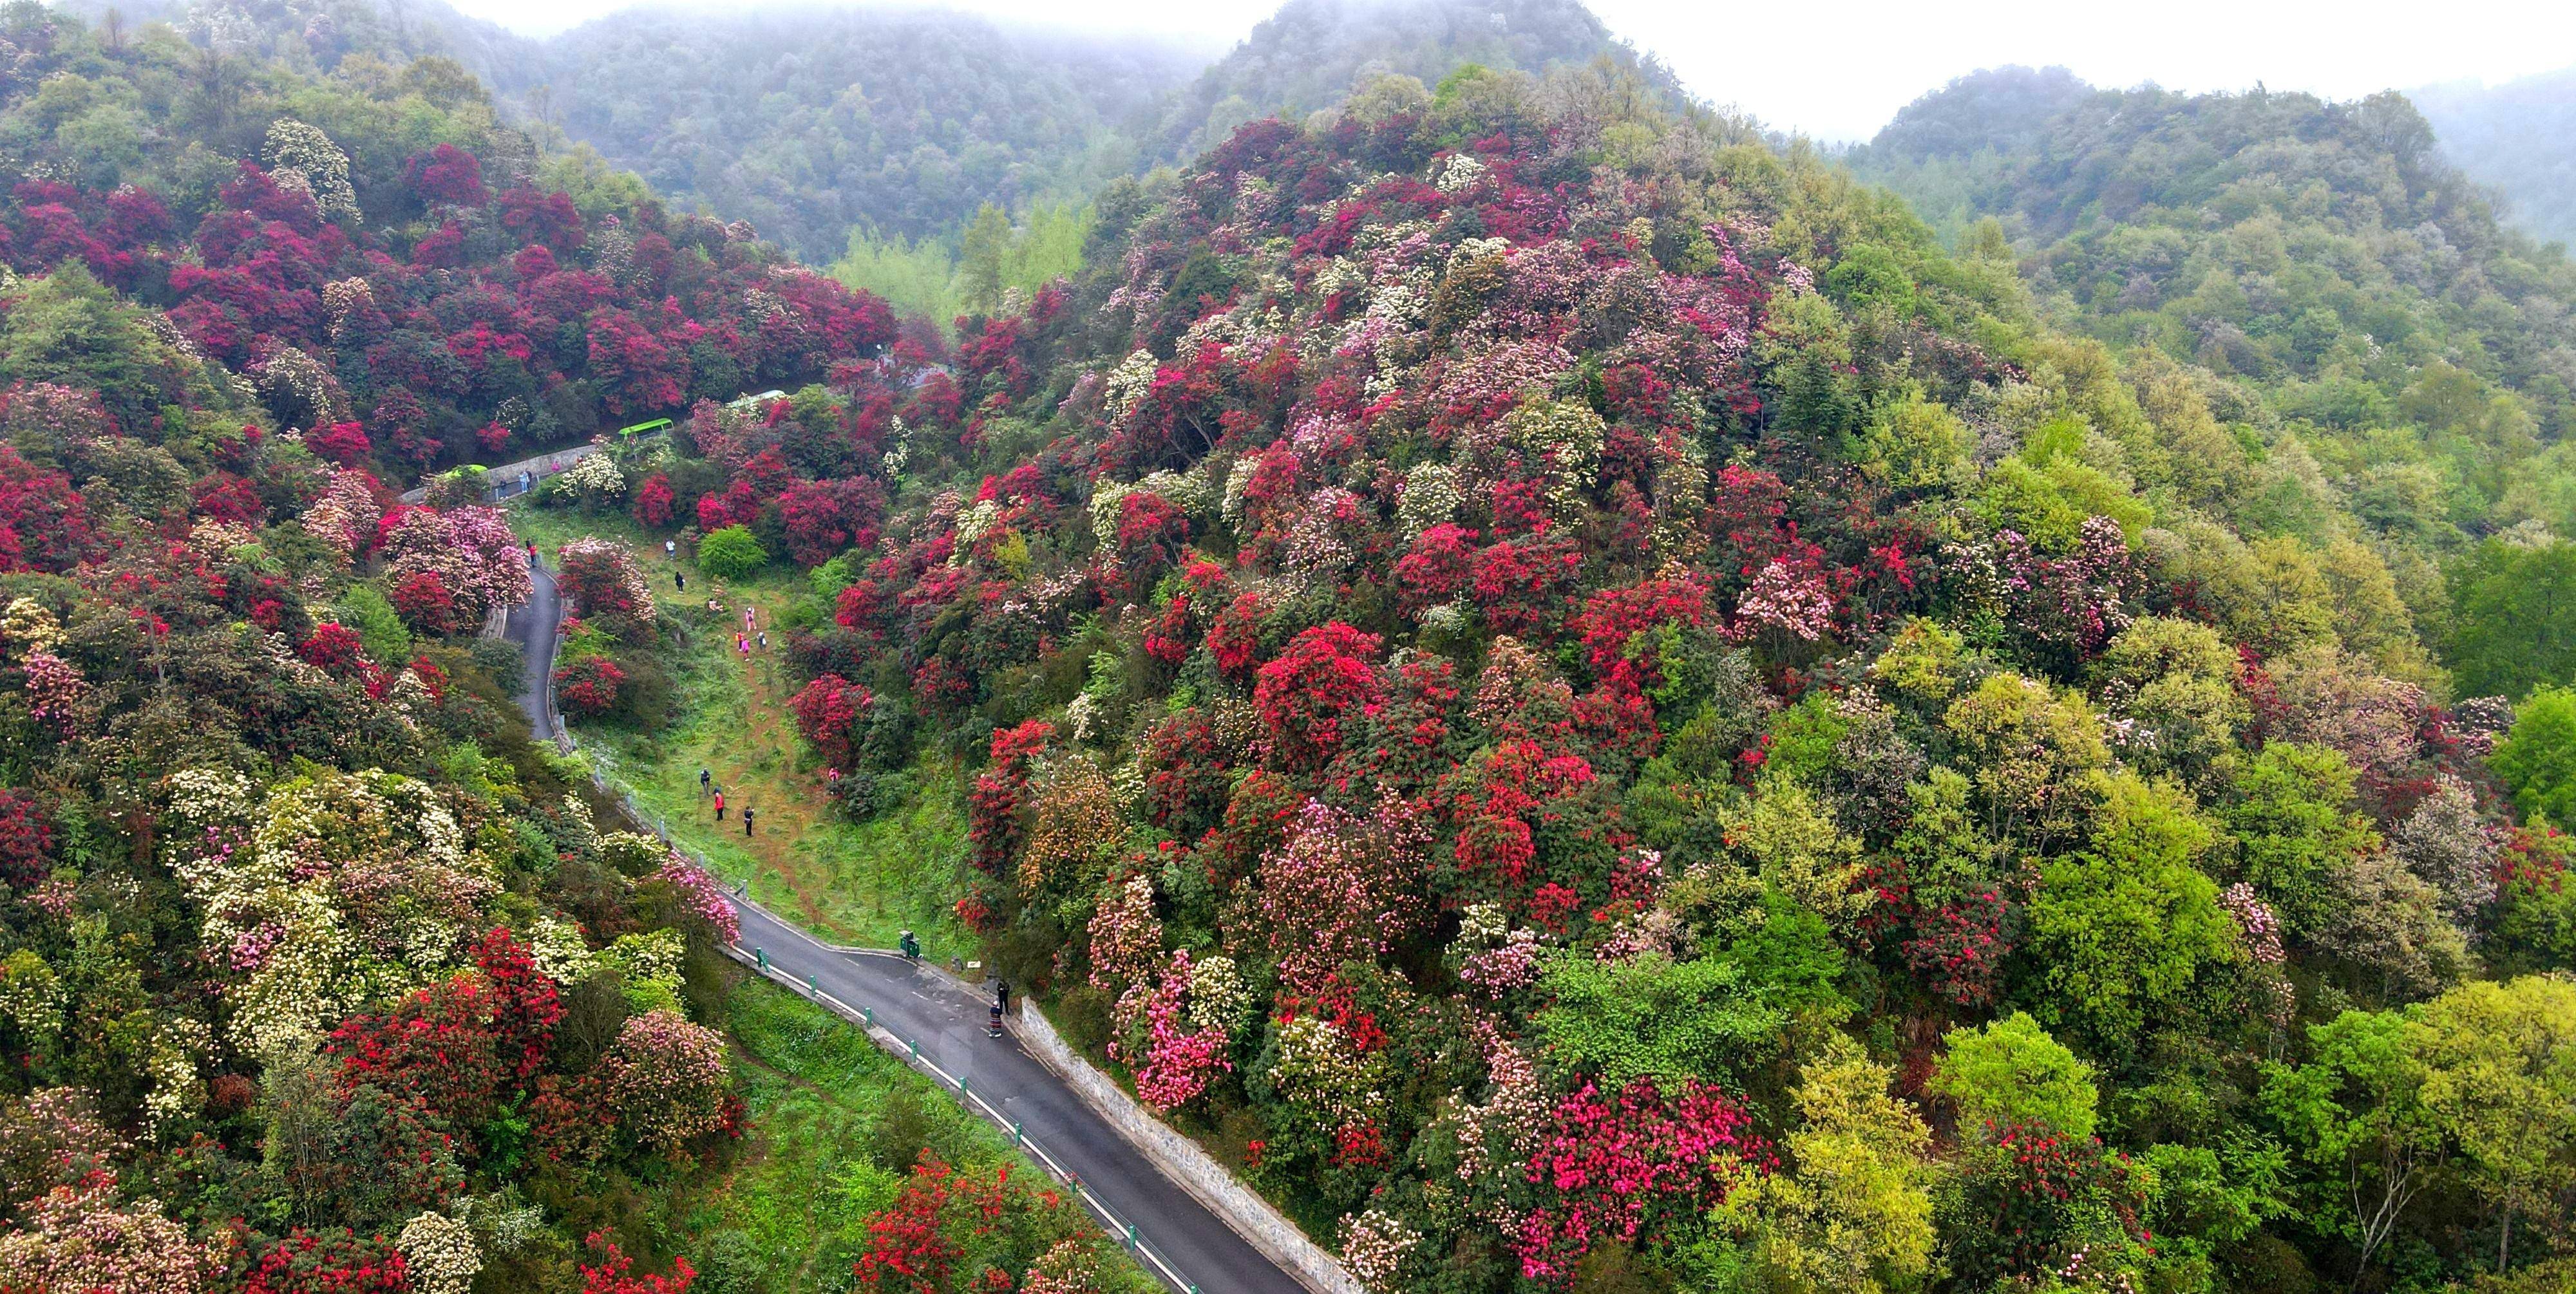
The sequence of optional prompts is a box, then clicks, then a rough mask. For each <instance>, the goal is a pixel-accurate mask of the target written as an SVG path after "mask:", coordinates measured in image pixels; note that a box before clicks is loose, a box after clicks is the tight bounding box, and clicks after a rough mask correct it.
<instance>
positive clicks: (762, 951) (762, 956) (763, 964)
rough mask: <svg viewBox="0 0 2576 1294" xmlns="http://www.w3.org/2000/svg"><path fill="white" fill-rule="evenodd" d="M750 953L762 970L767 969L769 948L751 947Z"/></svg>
mask: <svg viewBox="0 0 2576 1294" xmlns="http://www.w3.org/2000/svg"><path fill="white" fill-rule="evenodd" d="M751 955H752V958H753V960H755V961H758V962H759V963H760V968H761V969H762V970H768V969H769V950H768V949H766V948H754V949H752V950H751Z"/></svg>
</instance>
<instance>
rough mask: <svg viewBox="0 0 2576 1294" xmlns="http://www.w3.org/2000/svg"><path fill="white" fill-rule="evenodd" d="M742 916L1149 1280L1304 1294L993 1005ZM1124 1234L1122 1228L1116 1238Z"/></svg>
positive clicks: (541, 616)
mask: <svg viewBox="0 0 2576 1294" xmlns="http://www.w3.org/2000/svg"><path fill="white" fill-rule="evenodd" d="M529 576H530V581H531V583H532V584H534V585H535V589H534V592H533V594H532V596H531V597H530V598H529V600H528V602H527V603H526V605H524V606H521V607H518V608H515V609H513V610H512V611H511V612H510V616H509V625H508V633H509V635H510V637H511V639H512V640H514V641H516V642H517V643H518V644H519V645H520V647H521V648H522V649H523V650H525V651H526V653H527V666H528V673H527V678H526V679H525V680H524V686H523V687H522V689H521V693H520V698H519V703H520V707H521V708H522V709H523V710H525V711H526V712H527V715H528V723H529V728H530V730H531V731H533V732H536V733H539V734H543V735H546V736H553V735H555V726H554V716H553V706H552V704H551V696H550V693H551V690H552V681H553V672H554V671H553V661H554V653H555V642H556V636H557V628H558V624H559V622H560V621H561V619H562V612H563V607H562V602H561V599H560V598H559V597H558V595H557V593H556V591H555V581H554V577H553V575H552V574H551V573H549V572H548V571H547V570H546V569H545V568H544V566H543V564H542V563H541V562H540V563H535V564H533V566H532V569H531V570H530V572H529ZM735 910H736V912H737V913H738V914H739V916H740V917H741V920H742V945H743V946H744V947H745V948H749V949H755V950H757V953H756V955H757V956H759V957H761V958H764V959H765V960H766V963H767V965H768V966H769V967H771V968H773V969H775V970H777V971H780V972H784V974H785V975H786V977H788V978H789V979H792V980H800V981H803V982H804V983H805V985H807V986H808V988H809V989H811V990H817V991H820V992H822V993H825V994H829V995H830V996H831V997H833V998H835V999H837V1000H838V1001H840V1002H841V1003H843V1004H845V1005H846V1006H848V1007H850V1008H853V1009H857V1010H862V1011H864V1012H866V1013H867V1015H868V1016H869V1017H871V1018H872V1019H873V1022H874V1024H875V1026H876V1027H877V1029H880V1030H883V1031H884V1032H885V1033H889V1034H892V1035H893V1036H894V1038H895V1039H896V1040H897V1041H898V1044H899V1045H902V1046H903V1047H904V1048H905V1050H906V1051H907V1052H908V1053H911V1054H915V1055H917V1057H918V1059H919V1060H921V1061H927V1062H929V1063H930V1064H931V1065H933V1066H936V1067H937V1069H938V1070H939V1071H940V1072H942V1073H944V1074H946V1075H947V1076H948V1077H949V1079H950V1083H951V1085H952V1086H954V1085H955V1084H956V1083H957V1082H958V1081H959V1080H962V1081H963V1082H964V1084H965V1085H966V1086H967V1087H969V1088H971V1089H972V1090H973V1092H974V1094H975V1095H976V1096H979V1097H981V1098H982V1099H983V1102H984V1103H985V1104H987V1105H989V1106H991V1107H992V1108H993V1109H994V1110H997V1111H998V1112H999V1113H1000V1117H1001V1118H1002V1119H1003V1120H1005V1121H1006V1122H1009V1123H1011V1124H1013V1125H1016V1127H1017V1128H1018V1130H1019V1131H1020V1132H1021V1133H1022V1134H1023V1135H1025V1136H1026V1137H1027V1139H1028V1140H1029V1141H1030V1142H1031V1143H1032V1144H1033V1145H1034V1146H1035V1147H1036V1148H1037V1149H1038V1150H1040V1151H1042V1152H1043V1153H1044V1155H1045V1157H1046V1158H1047V1159H1051V1160H1053V1161H1054V1163H1055V1165H1056V1166H1057V1167H1059V1168H1060V1169H1062V1170H1063V1171H1065V1172H1069V1173H1071V1174H1072V1175H1073V1177H1074V1178H1075V1180H1077V1181H1078V1182H1080V1183H1081V1186H1082V1189H1083V1191H1084V1193H1086V1194H1088V1195H1089V1196H1091V1197H1092V1198H1093V1202H1094V1207H1095V1208H1100V1207H1105V1208H1106V1210H1107V1211H1108V1212H1109V1213H1110V1214H1111V1215H1113V1216H1114V1217H1115V1218H1116V1219H1118V1221H1119V1222H1121V1223H1125V1224H1128V1225H1132V1226H1133V1227H1134V1228H1135V1233H1136V1237H1137V1239H1138V1241H1139V1243H1140V1244H1141V1245H1142V1246H1143V1248H1144V1249H1145V1250H1146V1251H1147V1253H1146V1255H1145V1257H1146V1262H1145V1264H1144V1265H1145V1268H1146V1270H1148V1271H1152V1272H1154V1273H1155V1274H1156V1275H1157V1276H1158V1277H1160V1278H1162V1279H1163V1280H1164V1281H1165V1282H1166V1283H1167V1284H1171V1285H1172V1286H1173V1287H1174V1288H1175V1289H1176V1290H1180V1291H1184V1294H1186V1292H1188V1291H1197V1292H1198V1294H1302V1291H1303V1288H1304V1287H1303V1286H1302V1285H1300V1284H1299V1283H1298V1281H1297V1280H1296V1278H1294V1277H1292V1276H1290V1275H1289V1274H1288V1273H1287V1272H1286V1271H1285V1270H1283V1269H1281V1268H1280V1267H1279V1266H1278V1265H1276V1264H1274V1263H1273V1262H1271V1261H1270V1259H1268V1258H1267V1257H1265V1256H1263V1254H1262V1253H1261V1251H1260V1250H1258V1249H1256V1248H1254V1247H1253V1246H1252V1245H1251V1244H1250V1243H1249V1242H1247V1241H1246V1240H1244V1238H1243V1237H1242V1236H1240V1235H1238V1234H1236V1233H1235V1231H1234V1230H1233V1229H1232V1228H1230V1227H1228V1226H1227V1225H1226V1223H1225V1222H1224V1221H1223V1220H1222V1219H1221V1218H1219V1217H1218V1216H1217V1215H1216V1214H1214V1213H1212V1212H1210V1211H1209V1210H1208V1209H1207V1207H1206V1206H1204V1205H1202V1204H1200V1203H1199V1202H1198V1200H1197V1199H1196V1198H1195V1197H1193V1196H1191V1195H1190V1193H1189V1192H1188V1191H1187V1190H1185V1189H1183V1188H1182V1187H1181V1186H1180V1184H1178V1183H1177V1182H1174V1181H1172V1180H1171V1179H1169V1178H1166V1177H1165V1176H1163V1175H1162V1173H1161V1172H1160V1171H1159V1170H1158V1169H1156V1168H1155V1167H1154V1165H1153V1163H1152V1162H1151V1161H1149V1160H1147V1159H1146V1158H1145V1157H1144V1156H1143V1155H1142V1154H1139V1153H1138V1152H1137V1150H1136V1149H1135V1147H1133V1146H1131V1145H1129V1144H1128V1142H1127V1141H1126V1140H1125V1139H1124V1138H1122V1137H1120V1136H1119V1135H1118V1132H1117V1130H1116V1129H1114V1128H1112V1127H1111V1126H1110V1124H1109V1122H1108V1121H1107V1120H1105V1119H1103V1118H1101V1117H1100V1116H1099V1115H1098V1114H1097V1113H1095V1112H1093V1110H1092V1109H1091V1107H1090V1106H1088V1105H1085V1104H1084V1103H1083V1101H1082V1098H1081V1097H1079V1096H1077V1095H1075V1094H1074V1092H1073V1090H1072V1089H1071V1088H1069V1087H1067V1086H1066V1085H1065V1084H1064V1082H1063V1081H1062V1080H1060V1079H1058V1078H1057V1077H1056V1076H1055V1074H1054V1073H1053V1072H1052V1071H1050V1070H1048V1069H1047V1068H1046V1066H1045V1065H1043V1064H1041V1063H1039V1061H1038V1059H1037V1058H1036V1057H1035V1056H1032V1055H1030V1054H1029V1052H1028V1051H1027V1049H1025V1048H1023V1047H1022V1046H1021V1045H1020V1041H1019V1039H1018V1038H1017V1037H1003V1038H992V1037H988V1036H986V1033H985V1021H986V1016H987V1008H986V1001H987V999H985V998H984V997H983V996H982V995H981V994H980V993H977V992H976V991H975V990H972V989H969V988H967V987H966V986H965V985H963V984H961V983H959V982H958V981H956V980H953V979H950V978H949V977H948V976H946V975H945V974H942V973H941V972H939V971H938V970H936V969H933V968H931V967H929V966H925V965H918V964H915V963H913V962H910V961H907V960H905V959H904V958H902V957H900V956H897V955H895V954H893V953H881V952H870V951H852V950H847V949H840V948H835V947H832V946H830V945H827V944H824V943H822V942H821V941H819V940H817V939H815V938H814V937H813V936H812V935H809V934H807V933H805V932H804V931H803V930H801V929H799V928H797V927H795V926H792V925H790V924H788V923H787V922H785V921H782V920H780V919H779V918H778V917H777V916H775V915H773V914H771V913H770V912H769V911H768V910H767V909H764V908H761V907H759V906H757V905H755V904H752V903H749V902H747V901H742V900H736V902H735ZM878 1041H879V1042H880V1043H883V1042H884V1041H885V1039H884V1038H883V1037H882V1036H880V1037H879V1039H878ZM1117 1230H1118V1228H1117V1227H1116V1226H1115V1225H1114V1224H1113V1226H1112V1231H1113V1234H1115V1233H1116V1232H1117ZM1120 1238H1122V1239H1123V1238H1124V1237H1123V1236H1121V1237H1120Z"/></svg>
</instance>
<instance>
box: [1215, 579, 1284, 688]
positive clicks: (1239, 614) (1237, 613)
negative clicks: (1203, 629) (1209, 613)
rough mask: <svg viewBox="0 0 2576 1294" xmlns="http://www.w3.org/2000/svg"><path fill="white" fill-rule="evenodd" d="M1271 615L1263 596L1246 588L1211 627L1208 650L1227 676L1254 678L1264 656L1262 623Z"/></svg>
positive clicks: (1219, 613) (1217, 615) (1219, 614)
mask: <svg viewBox="0 0 2576 1294" xmlns="http://www.w3.org/2000/svg"><path fill="white" fill-rule="evenodd" d="M1269 613H1270V607H1269V604H1268V603H1267V602H1266V601H1265V600H1264V599H1263V598H1262V596H1261V595H1260V594H1259V593H1257V592H1254V591H1253V590H1251V589H1245V590H1244V591H1243V592H1241V593H1238V594H1236V595H1235V598H1234V601H1232V602H1230V603H1227V604H1226V608H1225V610H1223V611H1220V612H1217V614H1216V619H1215V621H1214V622H1212V623H1211V624H1209V625H1208V636H1207V645H1208V651H1209V652H1210V653H1211V654H1212V655H1214V656H1215V657H1216V667H1217V668H1218V669H1220V670H1223V671H1224V672H1225V674H1226V676H1227V677H1229V678H1237V679H1242V678H1250V677H1251V676H1252V667H1253V664H1254V662H1256V661H1258V660H1259V659H1260V657H1261V620H1262V617H1264V616H1266V615H1268V614H1269Z"/></svg>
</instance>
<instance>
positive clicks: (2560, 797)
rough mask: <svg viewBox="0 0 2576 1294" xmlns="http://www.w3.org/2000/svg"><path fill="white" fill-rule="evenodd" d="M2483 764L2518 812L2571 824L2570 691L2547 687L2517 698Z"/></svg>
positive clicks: (2574, 714) (2574, 761)
mask: <svg viewBox="0 0 2576 1294" xmlns="http://www.w3.org/2000/svg"><path fill="white" fill-rule="evenodd" d="M2487 767H2489V768H2492V769H2494V770H2495V772H2496V776H2498V777H2501V778H2503V779H2504V784H2505V788H2506V789H2507V790H2510V791H2512V792H2513V803H2514V807H2516V808H2518V809H2520V810H2522V811H2523V813H2525V814H2527V815H2536V816H2539V817H2543V818H2547V819H2548V820H2549V821H2550V822H2551V823H2552V824H2555V825H2565V824H2568V823H2570V822H2576V691H2570V690H2568V689H2565V688H2552V689H2550V690H2548V691H2545V692H2541V693H2538V694H2536V695H2534V696H2533V697H2532V698H2531V699H2530V700H2528V701H2525V702H2523V703H2522V708H2521V709H2519V710H2517V711H2515V712H2514V716H2513V727H2512V729H2511V730H2510V731H2508V732H2506V734H2505V736H2504V739H2503V740H2502V741H2499V742H2497V743H2496V748H2495V753H2494V754H2493V755H2490V756H2488V758H2487Z"/></svg>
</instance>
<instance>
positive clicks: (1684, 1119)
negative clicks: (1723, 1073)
mask: <svg viewBox="0 0 2576 1294" xmlns="http://www.w3.org/2000/svg"><path fill="white" fill-rule="evenodd" d="M1775 1167H1777V1161H1776V1158H1775V1157H1774V1156H1773V1154H1772V1152H1771V1149H1770V1147H1769V1145H1768V1144H1767V1143H1766V1142H1764V1141H1763V1140H1762V1138H1761V1137H1760V1136H1758V1135H1757V1134H1756V1133H1755V1132H1754V1130H1753V1121H1752V1119H1751V1117H1750V1116H1749V1115H1748V1114H1747V1113H1746V1112H1745V1110H1744V1107H1743V1106H1741V1105H1739V1104H1738V1103H1737V1102H1736V1101H1735V1100H1734V1099H1733V1098H1732V1097H1729V1096H1728V1095H1726V1094H1725V1093H1724V1092H1722V1091H1719V1090H1718V1089H1716V1088H1714V1087H1710V1086H1708V1085H1705V1084H1702V1083H1699V1082H1697V1081H1693V1082H1691V1083H1689V1084H1687V1085H1686V1086H1685V1087H1683V1089H1682V1090H1681V1091H1679V1092H1675V1093H1670V1094H1667V1093H1664V1092H1661V1091H1658V1090H1657V1089H1656V1087H1655V1084H1654V1082H1653V1080H1651V1079H1644V1078H1640V1079H1636V1080H1634V1081H1632V1082H1630V1083H1629V1084H1628V1086H1627V1087H1626V1088H1625V1089H1623V1090H1621V1091H1620V1092H1619V1093H1618V1094H1617V1095H1616V1096H1610V1095H1605V1094H1604V1093H1602V1092H1601V1091H1599V1090H1598V1089H1596V1088H1595V1087H1593V1085H1592V1084H1591V1083H1590V1082H1589V1081H1586V1082H1584V1083H1583V1084H1582V1085H1581V1086H1579V1087H1577V1088H1576V1089H1575V1090H1574V1091H1572V1092H1569V1093H1567V1094H1565V1095H1564V1096H1562V1097H1560V1098H1558V1100H1557V1102H1556V1108H1555V1110H1554V1112H1553V1115H1552V1117H1551V1119H1550V1121H1549V1126H1548V1127H1547V1129H1546V1131H1545V1132H1544V1133H1542V1134H1541V1138H1540V1142H1539V1146H1538V1149H1537V1150H1536V1151H1535V1152H1534V1153H1533V1154H1532V1155H1531V1156H1530V1160H1529V1166H1528V1173H1527V1176H1528V1180H1529V1182H1530V1183H1531V1184H1532V1185H1534V1186H1536V1187H1538V1188H1539V1191H1540V1194H1541V1196H1542V1198H1543V1200H1544V1202H1543V1203H1541V1204H1540V1205H1538V1206H1537V1207H1535V1208H1533V1209H1531V1210H1529V1211H1528V1212H1527V1213H1524V1214H1523V1215H1521V1217H1520V1219H1519V1220H1518V1223H1517V1225H1516V1227H1515V1236H1514V1249H1515V1251H1516V1252H1517V1253H1518V1254H1519V1256H1520V1260H1521V1275H1522V1276H1524V1277H1526V1278H1528V1279H1531V1280H1539V1281H1548V1282H1551V1283H1557V1282H1562V1281H1564V1280H1565V1279H1566V1278H1568V1277H1570V1276H1571V1275H1572V1274H1573V1272H1574V1265H1575V1264H1576V1263H1577V1262H1579V1261H1581V1259H1582V1257H1583V1255H1584V1254H1585V1253H1586V1252H1587V1251H1589V1250H1590V1249H1591V1248H1592V1246H1594V1245H1595V1244H1599V1243H1602V1242H1604V1241H1617V1242H1620V1243H1626V1242H1629V1241H1633V1240H1635V1239H1636V1238H1637V1237H1638V1236H1639V1235H1640V1234H1641V1233H1643V1232H1644V1231H1646V1230H1647V1228H1649V1227H1650V1226H1654V1225H1657V1224H1659V1223H1661V1222H1663V1221H1665V1220H1667V1219H1669V1218H1671V1217H1674V1216H1690V1215H1696V1214H1699V1213H1702V1212H1705V1211H1707V1210H1708V1209H1710V1208H1713V1207H1715V1206H1716V1205H1718V1204H1719V1203H1721V1202H1723V1201H1724V1200H1725V1198H1726V1193H1727V1190H1728V1188H1729V1187H1730V1185H1731V1184H1732V1183H1733V1182H1734V1181H1736V1180H1737V1179H1738V1177H1739V1175H1740V1174H1743V1173H1746V1172H1768V1171H1770V1170H1771V1169H1773V1168H1775Z"/></svg>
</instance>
